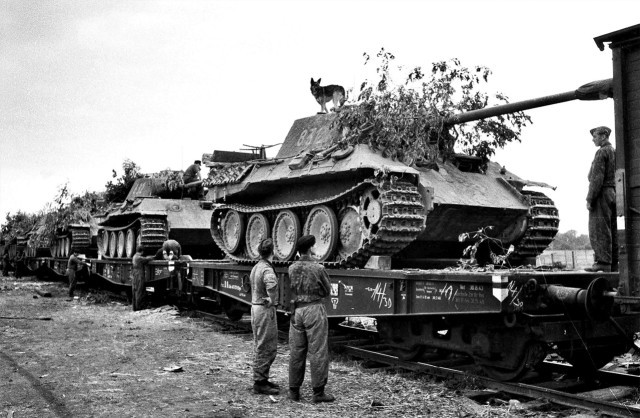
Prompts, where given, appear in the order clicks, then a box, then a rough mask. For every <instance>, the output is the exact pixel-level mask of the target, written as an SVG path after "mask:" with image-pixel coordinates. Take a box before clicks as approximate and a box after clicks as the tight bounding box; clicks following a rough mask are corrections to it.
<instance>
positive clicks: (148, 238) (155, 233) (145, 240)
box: [103, 216, 169, 259]
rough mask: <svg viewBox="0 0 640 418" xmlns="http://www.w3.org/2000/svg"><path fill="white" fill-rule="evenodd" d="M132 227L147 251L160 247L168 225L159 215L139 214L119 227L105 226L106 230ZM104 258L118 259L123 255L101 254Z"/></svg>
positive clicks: (167, 230)
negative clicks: (139, 215)
mask: <svg viewBox="0 0 640 418" xmlns="http://www.w3.org/2000/svg"><path fill="white" fill-rule="evenodd" d="M131 228H134V229H136V230H137V233H138V235H140V244H141V245H142V247H143V248H144V249H145V250H147V251H156V250H158V249H159V248H160V247H162V243H163V242H165V241H166V240H167V239H168V237H169V227H168V225H167V221H166V219H163V218H159V217H150V216H141V217H140V218H138V219H136V220H135V221H134V222H132V223H130V224H128V225H125V226H121V227H105V228H104V230H105V231H107V232H119V231H127V230H128V229H131ZM103 256H104V257H105V258H106V259H118V258H123V257H111V256H109V255H108V254H103Z"/></svg>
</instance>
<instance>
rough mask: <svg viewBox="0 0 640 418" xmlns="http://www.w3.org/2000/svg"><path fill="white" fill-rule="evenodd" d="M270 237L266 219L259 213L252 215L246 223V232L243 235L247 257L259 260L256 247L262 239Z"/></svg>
mask: <svg viewBox="0 0 640 418" xmlns="http://www.w3.org/2000/svg"><path fill="white" fill-rule="evenodd" d="M270 236H271V229H270V228H269V221H268V220H267V217H266V216H264V215H263V214H261V213H254V214H253V215H251V217H250V218H249V221H248V222H247V232H246V233H245V239H244V241H245V243H246V244H245V245H246V246H247V254H248V255H249V257H251V258H253V259H254V260H257V259H259V258H260V253H259V252H258V247H259V246H260V243H261V242H262V240H263V239H265V238H269V237H270Z"/></svg>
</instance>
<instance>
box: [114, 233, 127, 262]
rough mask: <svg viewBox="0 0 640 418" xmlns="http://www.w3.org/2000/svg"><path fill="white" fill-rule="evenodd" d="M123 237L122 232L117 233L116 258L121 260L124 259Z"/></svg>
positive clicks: (124, 239)
mask: <svg viewBox="0 0 640 418" xmlns="http://www.w3.org/2000/svg"><path fill="white" fill-rule="evenodd" d="M125 241H126V238H125V235H124V231H118V247H117V249H116V257H118V258H123V257H124V246H125Z"/></svg>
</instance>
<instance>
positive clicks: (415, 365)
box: [344, 346, 640, 418]
mask: <svg viewBox="0 0 640 418" xmlns="http://www.w3.org/2000/svg"><path fill="white" fill-rule="evenodd" d="M344 352H345V353H347V354H351V355H353V356H355V357H360V358H366V359H368V360H373V361H377V362H379V363H383V364H388V365H391V366H394V367H398V368H402V369H406V370H411V371H415V372H426V373H429V374H431V375H433V376H437V377H442V378H450V379H451V378H452V379H457V380H460V379H473V381H474V382H476V383H480V384H482V385H484V386H485V387H487V388H490V389H495V390H500V391H503V392H507V393H510V394H513V395H519V396H524V397H528V398H533V399H540V398H545V399H548V400H549V401H550V402H552V403H555V404H558V405H562V406H567V407H571V408H577V409H583V410H585V409H586V410H590V411H597V412H599V413H602V414H607V415H611V416H614V417H623V418H624V417H640V408H638V407H634V406H629V405H624V404H620V403H614V402H609V401H601V400H594V399H590V398H586V397H583V396H580V395H576V394H571V393H564V392H561V391H559V390H555V389H548V388H544V387H539V386H535V385H531V384H526V383H511V382H499V381H496V380H493V379H490V378H488V377H484V376H477V375H471V374H469V373H467V372H465V371H461V370H456V369H451V368H446V367H439V366H434V365H431V364H427V363H421V362H413V361H404V360H400V359H398V358H397V357H395V356H392V355H388V354H384V353H377V352H374V351H369V350H367V349H364V348H359V347H351V346H345V347H344Z"/></svg>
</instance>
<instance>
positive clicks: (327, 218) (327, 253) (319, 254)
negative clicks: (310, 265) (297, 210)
mask: <svg viewBox="0 0 640 418" xmlns="http://www.w3.org/2000/svg"><path fill="white" fill-rule="evenodd" d="M303 230H304V235H313V236H315V237H316V243H315V244H314V246H313V253H314V259H315V260H316V261H325V260H326V259H328V258H329V257H331V256H332V255H333V253H334V252H335V250H336V247H337V245H338V235H339V233H340V231H339V230H338V218H336V214H335V213H333V210H331V208H330V207H328V206H325V205H318V206H314V207H313V208H312V209H311V212H309V216H308V217H307V221H306V222H305V223H304V228H303Z"/></svg>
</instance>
